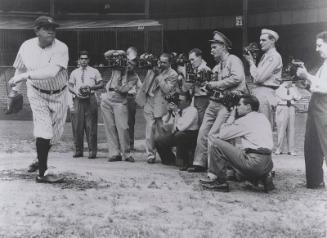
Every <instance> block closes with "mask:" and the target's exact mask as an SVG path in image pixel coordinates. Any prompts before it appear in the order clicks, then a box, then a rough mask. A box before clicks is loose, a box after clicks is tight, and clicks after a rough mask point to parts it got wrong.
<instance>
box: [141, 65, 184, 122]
mask: <svg viewBox="0 0 327 238" xmlns="http://www.w3.org/2000/svg"><path fill="white" fill-rule="evenodd" d="M177 76H178V75H177V73H176V71H175V70H173V69H172V68H169V69H167V70H165V71H163V72H161V73H160V74H158V75H155V73H154V72H153V71H152V70H149V71H148V72H147V74H146V76H145V78H144V82H143V85H142V87H141V89H140V90H139V92H138V94H137V96H136V99H135V100H136V102H137V104H139V105H140V106H144V111H145V112H149V113H153V114H154V117H156V118H157V117H162V116H163V115H164V114H166V113H167V110H168V105H167V101H166V100H165V96H166V95H169V94H171V93H173V92H174V91H175V90H176V88H177ZM152 84H155V85H152ZM150 90H151V91H152V92H149V91H150ZM149 93H153V99H152V100H153V104H152V105H149V103H148V101H149V100H148V99H149V97H150V96H149Z"/></svg>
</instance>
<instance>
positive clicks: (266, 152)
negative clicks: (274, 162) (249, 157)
mask: <svg viewBox="0 0 327 238" xmlns="http://www.w3.org/2000/svg"><path fill="white" fill-rule="evenodd" d="M244 151H245V153H246V154H259V155H271V150H269V149H265V148H258V149H252V148H246V149H244Z"/></svg>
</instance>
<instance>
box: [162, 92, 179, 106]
mask: <svg viewBox="0 0 327 238" xmlns="http://www.w3.org/2000/svg"><path fill="white" fill-rule="evenodd" d="M165 100H166V101H167V102H168V103H174V104H176V105H178V103H179V94H178V93H177V92H175V93H173V94H168V95H166V96H165Z"/></svg>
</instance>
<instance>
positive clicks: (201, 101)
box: [194, 96, 209, 128]
mask: <svg viewBox="0 0 327 238" xmlns="http://www.w3.org/2000/svg"><path fill="white" fill-rule="evenodd" d="M208 105H209V97H208V96H194V107H195V108H196V110H197V111H198V124H199V128H200V126H201V124H202V121H203V117H204V113H205V112H206V109H207V107H208Z"/></svg>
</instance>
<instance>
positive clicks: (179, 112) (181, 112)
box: [178, 109, 183, 117]
mask: <svg viewBox="0 0 327 238" xmlns="http://www.w3.org/2000/svg"><path fill="white" fill-rule="evenodd" d="M178 114H179V116H180V117H181V116H182V115H183V109H181V110H179V111H178Z"/></svg>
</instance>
